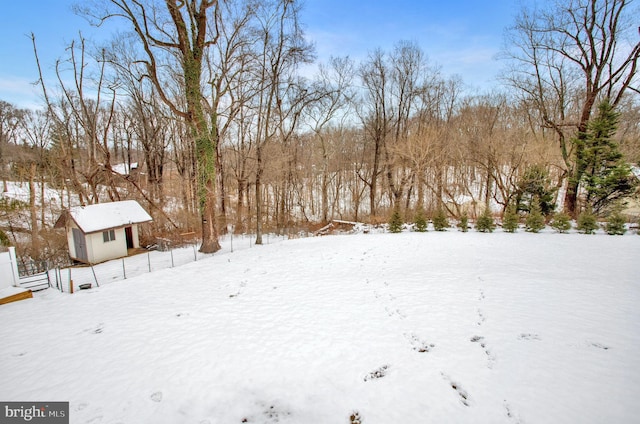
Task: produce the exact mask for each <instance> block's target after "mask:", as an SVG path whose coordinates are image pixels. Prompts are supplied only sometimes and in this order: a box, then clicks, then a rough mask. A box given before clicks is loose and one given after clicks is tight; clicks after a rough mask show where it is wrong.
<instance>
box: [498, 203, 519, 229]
mask: <svg viewBox="0 0 640 424" xmlns="http://www.w3.org/2000/svg"><path fill="white" fill-rule="evenodd" d="M519 221H520V219H519V217H518V213H517V212H516V206H515V205H514V204H513V203H510V204H509V206H507V210H506V211H504V215H503V216H502V229H503V230H504V231H506V232H508V233H515V232H516V230H517V229H518V223H519Z"/></svg>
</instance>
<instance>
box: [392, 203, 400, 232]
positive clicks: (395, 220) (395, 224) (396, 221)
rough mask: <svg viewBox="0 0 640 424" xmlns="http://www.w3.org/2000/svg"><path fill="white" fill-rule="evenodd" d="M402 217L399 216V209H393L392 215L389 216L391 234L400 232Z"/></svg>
mask: <svg viewBox="0 0 640 424" xmlns="http://www.w3.org/2000/svg"><path fill="white" fill-rule="evenodd" d="M402 224H403V222H402V217H401V216H400V208H399V207H397V206H396V207H395V208H393V213H392V214H391V219H390V220H389V231H390V232H392V233H399V232H402Z"/></svg>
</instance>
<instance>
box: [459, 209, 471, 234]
mask: <svg viewBox="0 0 640 424" xmlns="http://www.w3.org/2000/svg"><path fill="white" fill-rule="evenodd" d="M458 228H460V231H462V232H463V233H466V232H467V231H469V216H468V215H467V213H466V212H463V213H462V216H461V217H460V222H459V223H458Z"/></svg>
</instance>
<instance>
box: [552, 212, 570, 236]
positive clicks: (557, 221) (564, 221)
mask: <svg viewBox="0 0 640 424" xmlns="http://www.w3.org/2000/svg"><path fill="white" fill-rule="evenodd" d="M551 227H552V228H554V229H555V230H556V231H557V232H559V233H566V232H567V231H569V230H570V229H571V217H570V216H569V215H567V214H566V213H564V212H558V213H556V214H554V215H553V220H552V221H551Z"/></svg>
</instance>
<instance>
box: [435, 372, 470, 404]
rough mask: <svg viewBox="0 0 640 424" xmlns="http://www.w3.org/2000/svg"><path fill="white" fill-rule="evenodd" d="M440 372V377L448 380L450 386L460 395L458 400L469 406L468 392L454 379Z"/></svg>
mask: <svg viewBox="0 0 640 424" xmlns="http://www.w3.org/2000/svg"><path fill="white" fill-rule="evenodd" d="M441 374H442V377H443V378H444V379H445V380H447V381H448V383H449V385H450V386H451V388H452V389H453V390H455V391H456V392H457V393H458V396H459V397H460V402H462V404H463V405H464V406H469V393H468V392H467V391H466V390H464V389H463V388H462V387H461V386H460V384H459V383H456V382H455V381H453V380H451V379H450V378H449V377H448V376H447V375H445V374H444V373H441Z"/></svg>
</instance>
